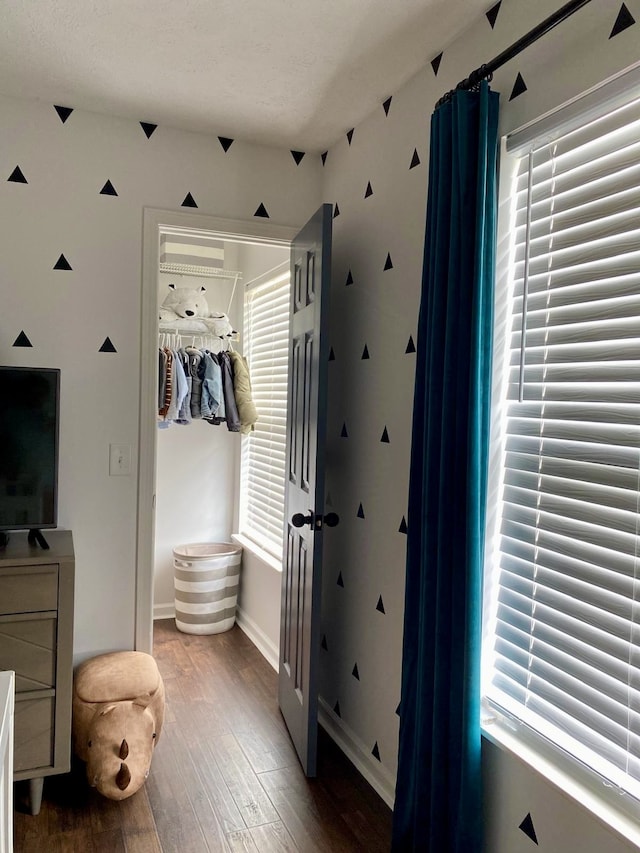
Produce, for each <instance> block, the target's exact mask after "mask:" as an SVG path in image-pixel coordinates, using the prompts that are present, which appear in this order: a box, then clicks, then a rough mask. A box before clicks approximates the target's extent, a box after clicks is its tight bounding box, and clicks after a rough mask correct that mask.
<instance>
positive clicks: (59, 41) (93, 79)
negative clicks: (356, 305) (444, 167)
mask: <svg viewBox="0 0 640 853" xmlns="http://www.w3.org/2000/svg"><path fill="white" fill-rule="evenodd" d="M490 5H491V2H490V0H489V2H487V0H322V2H320V0H177V2H175V0H174V2H169V1H168V0H3V2H2V3H1V4H0V92H2V93H3V94H7V95H17V96H21V97H27V98H38V99H40V100H43V101H47V102H49V103H52V104H61V105H64V106H70V107H75V108H83V109H88V110H94V111H97V112H106V113H113V114H116V115H121V116H128V117H131V118H135V119H137V120H139V121H149V122H154V123H156V124H168V125H172V126H175V127H182V128H186V129H190V130H200V131H206V132H212V133H215V134H217V135H221V136H229V137H232V138H236V137H238V138H241V139H245V140H252V141H256V142H262V143H264V144H273V145H283V146H286V147H288V148H292V149H297V150H301V151H321V150H324V149H325V148H327V147H328V146H329V145H331V144H332V143H333V142H335V140H336V139H337V138H338V137H339V136H340V134H342V133H344V132H345V131H347V130H349V129H350V128H351V127H353V126H354V125H356V124H357V123H358V122H359V121H360V120H361V119H362V118H364V117H365V116H366V115H368V114H369V113H370V112H371V111H372V110H373V109H375V107H376V106H377V105H378V104H380V103H381V102H382V101H383V100H384V99H385V98H386V97H388V96H389V95H391V94H393V93H394V92H396V91H397V90H398V89H399V87H400V86H401V85H402V84H403V83H404V82H405V81H406V80H408V79H409V78H410V77H411V76H412V75H413V74H415V72H416V71H418V69H419V68H421V67H422V66H423V65H425V64H426V63H427V62H428V61H429V60H430V59H432V58H433V56H434V55H436V54H437V53H439V52H440V51H441V50H442V49H443V47H445V46H446V45H447V44H449V43H450V42H451V41H452V40H453V38H454V37H455V36H456V35H457V34H458V33H459V32H460V31H461V30H462V29H464V28H465V27H466V26H467V25H468V24H469V22H470V21H471V20H473V19H474V18H475V17H477V16H478V15H480V14H481V13H482V12H483V11H486V9H487V8H488V6H490ZM469 70H471V69H469Z"/></svg>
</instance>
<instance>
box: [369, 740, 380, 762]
mask: <svg viewBox="0 0 640 853" xmlns="http://www.w3.org/2000/svg"><path fill="white" fill-rule="evenodd" d="M371 755H373V757H374V758H377V759H378V761H380V750H379V749H378V741H376V742H375V743H374V745H373V749H372V750H371Z"/></svg>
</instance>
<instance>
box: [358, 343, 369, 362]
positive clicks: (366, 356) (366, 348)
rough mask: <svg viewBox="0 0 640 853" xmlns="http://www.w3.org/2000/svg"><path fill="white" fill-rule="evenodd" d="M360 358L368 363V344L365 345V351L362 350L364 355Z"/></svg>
mask: <svg viewBox="0 0 640 853" xmlns="http://www.w3.org/2000/svg"><path fill="white" fill-rule="evenodd" d="M360 358H361V360H364V361H366V360H367V359H368V358H370V356H369V347H368V346H367V345H366V344H365V345H364V349H363V350H362V355H361V356H360Z"/></svg>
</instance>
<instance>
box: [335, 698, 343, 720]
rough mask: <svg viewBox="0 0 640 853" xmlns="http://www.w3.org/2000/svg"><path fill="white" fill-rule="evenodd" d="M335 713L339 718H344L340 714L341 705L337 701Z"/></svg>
mask: <svg viewBox="0 0 640 853" xmlns="http://www.w3.org/2000/svg"><path fill="white" fill-rule="evenodd" d="M333 713H334V714H337V715H338V716H339V717H341V716H342V714H341V713H340V703H339V702H338V701H336V704H335V705H334V706H333Z"/></svg>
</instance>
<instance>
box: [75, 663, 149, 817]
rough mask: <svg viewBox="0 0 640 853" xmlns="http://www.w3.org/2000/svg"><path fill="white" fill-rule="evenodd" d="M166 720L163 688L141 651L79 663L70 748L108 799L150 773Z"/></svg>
mask: <svg viewBox="0 0 640 853" xmlns="http://www.w3.org/2000/svg"><path fill="white" fill-rule="evenodd" d="M163 719H164V684H163V682H162V677H161V675H160V672H159V671H158V667H157V665H156V662H155V660H154V659H153V658H152V657H151V655H147V654H145V653H144V652H112V653H110V654H106V655H99V656H98V657H95V658H91V659H90V660H87V661H85V662H84V663H82V664H80V666H79V667H78V668H77V670H76V673H75V676H74V680H73V746H74V751H75V753H76V755H77V756H78V757H79V758H81V759H82V760H83V761H85V762H86V763H87V779H88V780H89V784H90V785H92V786H93V787H96V788H97V789H98V790H99V791H100V793H101V794H104V796H105V797H109V799H112V800H124V799H125V798H126V797H130V796H131V795H132V794H135V792H136V791H137V790H138V789H139V788H140V787H141V786H142V785H143V784H144V781H145V779H146V778H147V776H148V775H149V767H150V765H151V758H152V757H153V750H154V748H155V746H156V744H157V742H158V738H159V737H160V732H161V730H162V722H163Z"/></svg>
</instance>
